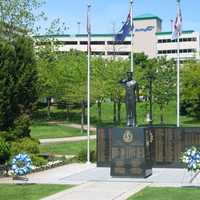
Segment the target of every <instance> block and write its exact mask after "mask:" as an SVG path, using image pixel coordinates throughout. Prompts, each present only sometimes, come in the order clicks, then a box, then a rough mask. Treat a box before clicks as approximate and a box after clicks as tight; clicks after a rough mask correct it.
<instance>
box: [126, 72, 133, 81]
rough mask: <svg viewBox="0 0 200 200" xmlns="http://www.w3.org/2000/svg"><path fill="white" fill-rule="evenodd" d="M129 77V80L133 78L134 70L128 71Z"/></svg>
mask: <svg viewBox="0 0 200 200" xmlns="http://www.w3.org/2000/svg"><path fill="white" fill-rule="evenodd" d="M127 77H128V80H129V81H131V80H133V72H127Z"/></svg>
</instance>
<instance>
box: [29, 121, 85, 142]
mask: <svg viewBox="0 0 200 200" xmlns="http://www.w3.org/2000/svg"><path fill="white" fill-rule="evenodd" d="M84 135H86V134H84ZM31 136H32V137H33V138H36V139H45V138H62V137H73V136H83V134H82V133H81V130H79V129H76V128H70V127H67V124H59V123H57V124H48V123H39V122H37V123H34V124H33V125H32V126H31Z"/></svg>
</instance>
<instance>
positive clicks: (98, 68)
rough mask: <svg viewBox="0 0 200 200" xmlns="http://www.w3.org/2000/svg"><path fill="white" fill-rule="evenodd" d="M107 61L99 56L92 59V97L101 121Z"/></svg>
mask: <svg viewBox="0 0 200 200" xmlns="http://www.w3.org/2000/svg"><path fill="white" fill-rule="evenodd" d="M106 71H107V61H106V60H105V59H103V58H101V57H95V58H93V59H92V84H91V89H92V99H93V101H96V103H97V113H98V122H99V123H100V122H101V120H102V119H101V105H102V102H103V100H105V98H106V84H107V79H106Z"/></svg>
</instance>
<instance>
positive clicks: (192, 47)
mask: <svg viewBox="0 0 200 200" xmlns="http://www.w3.org/2000/svg"><path fill="white" fill-rule="evenodd" d="M171 35H172V33H171V32H162V20H161V19H160V18H159V17H157V16H154V15H152V14H145V15H141V16H138V17H135V18H134V37H133V52H135V53H140V52H143V53H145V54H146V55H147V56H148V57H149V58H155V57H161V56H166V57H167V58H169V59H170V58H174V59H176V58H177V41H176V40H171ZM44 37H46V36H37V37H35V38H36V46H37V45H41V43H40V39H41V38H44ZM48 37H49V38H52V41H53V42H54V43H55V44H56V45H57V49H58V50H59V51H61V52H66V51H69V50H70V49H76V50H79V51H83V52H87V40H88V38H87V34H78V35H52V36H48ZM199 38H200V35H199V33H198V32H195V31H192V30H188V31H183V33H182V35H181V37H180V59H181V60H186V59H191V58H194V59H199V58H200V55H199V53H200V39H199ZM91 51H92V55H97V56H100V55H101V56H103V57H106V58H112V57H119V58H127V57H128V56H129V55H130V53H131V37H130V36H128V37H127V38H126V39H125V41H124V42H123V43H120V44H119V43H118V44H115V42H114V34H93V35H92V36H91Z"/></svg>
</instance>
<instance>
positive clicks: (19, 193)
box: [0, 184, 72, 200]
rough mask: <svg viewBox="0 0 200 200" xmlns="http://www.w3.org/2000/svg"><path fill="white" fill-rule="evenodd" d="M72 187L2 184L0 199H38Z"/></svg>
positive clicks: (0, 185) (0, 186)
mask: <svg viewBox="0 0 200 200" xmlns="http://www.w3.org/2000/svg"><path fill="white" fill-rule="evenodd" d="M71 187H72V186H71V185H39V184H17V185H14V184H0V199H1V200H38V199H41V198H43V197H46V196H49V195H52V194H54V193H57V192H60V191H62V190H65V189H68V188H71Z"/></svg>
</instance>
